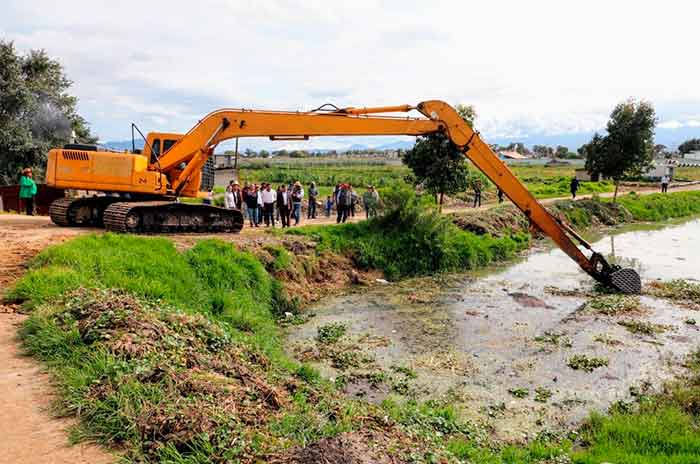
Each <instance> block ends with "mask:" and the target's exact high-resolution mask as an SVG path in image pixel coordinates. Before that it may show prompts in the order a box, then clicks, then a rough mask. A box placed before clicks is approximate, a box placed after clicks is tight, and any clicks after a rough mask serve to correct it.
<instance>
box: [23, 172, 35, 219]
mask: <svg viewBox="0 0 700 464" xmlns="http://www.w3.org/2000/svg"><path fill="white" fill-rule="evenodd" d="M32 177H33V174H32V168H26V169H24V171H22V177H21V178H20V180H19V199H20V201H22V202H24V210H25V211H26V213H27V216H34V197H35V196H36V182H34V179H33V178H32Z"/></svg>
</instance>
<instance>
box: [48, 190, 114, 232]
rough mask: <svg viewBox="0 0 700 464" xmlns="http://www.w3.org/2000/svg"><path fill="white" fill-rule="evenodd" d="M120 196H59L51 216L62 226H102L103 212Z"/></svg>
mask: <svg viewBox="0 0 700 464" xmlns="http://www.w3.org/2000/svg"><path fill="white" fill-rule="evenodd" d="M118 201H123V199H122V198H118V197H83V198H59V199H58V200H55V201H54V202H53V203H51V206H50V207H49V216H51V220H52V221H53V223H54V224H56V225H58V226H62V227H102V225H103V222H102V214H103V213H104V210H105V209H106V208H107V207H108V206H109V205H111V204H112V203H115V202H118Z"/></svg>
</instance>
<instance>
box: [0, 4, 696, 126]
mask: <svg viewBox="0 0 700 464" xmlns="http://www.w3.org/2000/svg"><path fill="white" fill-rule="evenodd" d="M55 5H56V4H55V2H54V1H48V0H5V1H4V2H3V14H2V16H1V17H0V34H1V36H2V37H3V38H5V39H11V40H14V41H15V43H16V45H17V46H18V48H20V49H21V50H28V49H30V48H45V49H46V50H47V52H48V53H49V54H51V55H52V56H55V57H58V58H60V59H61V61H62V62H63V63H64V64H65V66H66V69H67V71H68V73H69V75H70V77H71V79H72V80H73V81H75V87H74V92H75V93H76V94H77V95H78V97H79V98H80V101H81V103H80V110H81V112H82V113H83V114H84V116H85V117H86V118H87V119H88V120H90V121H92V123H93V127H94V128H95V130H96V132H97V133H99V134H100V135H101V137H102V138H104V139H115V138H126V137H128V136H129V134H130V131H129V123H130V122H131V121H136V122H139V123H142V124H143V125H145V126H149V125H157V126H158V127H144V129H146V130H148V129H160V130H180V131H184V130H187V129H188V128H189V127H191V126H192V125H193V124H194V123H196V121H197V119H198V118H201V117H202V116H204V115H205V114H206V113H207V112H208V111H210V110H212V109H215V108H217V107H226V106H232V107H248V108H251V107H254V108H270V109H310V108H314V107H316V106H318V105H320V104H321V103H324V102H325V101H326V100H327V99H328V100H332V101H333V102H335V103H337V104H340V105H353V106H365V105H370V106H371V105H385V104H401V103H417V102H419V101H421V100H424V99H429V98H439V99H444V100H446V101H448V102H451V103H457V102H461V103H473V104H475V105H476V107H477V111H478V113H479V119H478V122H477V126H478V127H479V129H481V130H482V132H483V133H484V134H485V135H486V136H487V138H488V136H497V135H502V134H510V135H512V134H518V135H522V136H525V135H527V134H528V133H530V132H540V133H546V134H561V133H569V132H583V131H591V130H598V129H600V128H602V127H603V126H604V124H605V121H606V120H607V117H608V115H609V113H610V111H611V109H612V107H613V106H614V105H615V104H616V103H617V102H619V101H621V100H623V99H625V98H628V97H629V96H635V97H638V98H645V99H648V100H651V101H653V102H654V103H655V104H656V105H657V108H659V107H667V108H671V109H672V108H674V105H680V104H682V105H690V106H692V105H695V107H696V108H697V106H698V104H700V86H698V85H697V83H696V76H697V75H699V74H700V62H698V61H697V60H688V59H687V53H688V47H687V46H685V45H679V44H689V43H695V42H696V33H695V31H696V25H695V21H696V18H697V17H698V16H699V13H700V4H698V3H697V2H688V1H686V0H667V1H666V2H664V5H663V8H659V6H658V4H655V3H653V2H635V3H634V7H631V6H630V2H626V1H618V2H611V1H604V0H589V1H585V2H584V1H578V2H551V1H545V0H540V1H537V0H535V1H533V2H522V1H518V0H492V1H490V2H477V3H475V2H462V1H444V0H443V1H438V0H436V1H434V2H425V1H417V0H416V1H399V0H391V1H380V0H353V1H352V2H342V1H340V0H325V1H322V0H296V1H291V0H290V1H282V0H268V1H265V2H250V1H243V0H199V1H198V2H196V3H192V2H189V1H188V2H184V1H173V0H170V1H166V0H154V1H148V2H143V1H140V2H136V1H133V0H131V1H122V2H102V1H94V0H90V1H88V0H76V1H71V2H68V3H67V4H62V6H61V8H56V6H55ZM652 59H653V66H652V65H650V64H649V63H650V60H652ZM679 63H683V64H684V66H685V68H684V71H683V72H669V71H668V70H669V69H677V67H678V64H679ZM669 111H670V113H669V112H667V113H668V114H664V115H663V116H664V117H663V120H664V121H665V122H664V123H662V124H668V123H672V122H674V121H675V122H678V123H682V121H684V118H683V115H680V114H675V113H673V111H672V110H669ZM698 121H700V120H695V122H696V123H698ZM687 124H688V125H689V126H690V127H697V126H691V122H690V121H688V122H687Z"/></svg>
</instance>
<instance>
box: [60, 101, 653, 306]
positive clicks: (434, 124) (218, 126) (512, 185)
mask: <svg viewBox="0 0 700 464" xmlns="http://www.w3.org/2000/svg"><path fill="white" fill-rule="evenodd" d="M412 110H417V111H418V112H420V113H421V114H422V115H423V116H425V117H424V118H412V117H396V116H378V115H377V114H380V113H399V112H401V113H406V112H409V111H412ZM370 115H371V116H370ZM438 132H439V133H444V134H445V135H447V136H448V137H449V139H450V140H451V141H452V142H453V143H454V144H455V145H456V146H457V147H458V148H459V149H460V150H461V151H462V152H463V153H464V155H465V156H466V157H467V158H469V159H470V160H471V161H472V163H473V164H474V165H475V166H476V167H477V168H478V169H479V170H481V171H482V172H483V173H484V174H485V175H486V176H487V177H488V178H489V179H490V180H491V181H492V182H493V183H494V184H495V185H496V186H497V187H498V188H499V189H500V190H501V191H503V193H504V194H505V195H506V196H507V197H508V198H509V199H510V200H511V201H512V202H513V203H514V204H515V205H516V206H517V207H518V208H519V209H520V210H521V211H522V212H523V213H524V214H525V215H526V216H527V217H528V218H529V220H530V221H531V223H532V224H534V225H535V226H536V227H537V228H538V229H539V230H541V231H542V232H543V233H544V234H546V235H547V236H549V237H550V238H551V239H552V240H553V241H554V242H555V243H556V244H557V245H558V246H559V247H560V248H561V249H562V250H563V251H564V252H565V253H566V254H567V255H568V256H570V257H571V258H572V259H573V260H574V261H576V262H577V263H578V264H579V266H580V267H581V268H582V269H583V270H584V271H586V272H587V273H588V274H589V275H591V276H592V277H594V278H595V279H596V280H598V281H600V282H602V283H604V284H605V285H608V286H613V287H615V288H617V289H619V290H621V291H623V292H626V293H638V292H639V291H640V290H641V280H640V278H639V275H638V274H637V273H636V272H635V271H633V270H631V269H620V268H619V267H617V266H614V265H610V264H608V263H607V261H606V260H605V258H604V257H603V256H602V255H600V254H598V253H595V252H594V251H592V250H591V248H590V245H588V244H587V243H586V242H585V240H583V239H582V238H581V237H580V236H579V235H578V234H576V233H575V231H573V230H572V229H571V228H570V227H568V226H567V225H566V224H563V223H562V222H561V221H559V220H558V219H557V218H555V217H554V216H552V215H551V214H550V213H549V212H548V211H547V210H546V209H545V208H544V206H542V204H540V203H539V202H538V201H537V200H536V199H535V197H534V196H533V195H532V194H531V193H530V192H529V191H528V190H527V188H526V187H525V186H524V185H523V184H522V183H521V182H520V180H519V179H518V178H517V177H516V176H515V175H514V174H513V173H512V172H511V170H510V169H509V168H508V167H507V166H506V165H505V163H503V162H502V161H501V160H500V159H499V158H498V156H497V155H496V154H495V153H494V152H493V150H491V147H490V146H489V145H488V144H486V143H485V142H484V141H483V140H482V139H481V137H480V135H479V133H478V132H475V131H474V130H473V129H472V127H471V126H469V124H467V123H466V122H465V121H464V120H463V119H462V118H461V117H460V116H459V114H458V113H457V112H456V110H455V109H454V108H452V107H451V106H450V105H448V104H447V103H445V102H442V101H439V100H430V101H424V102H422V103H419V104H418V105H416V106H411V105H400V106H384V107H376V108H352V107H350V108H333V110H331V111H328V110H322V109H319V110H315V111H311V112H288V111H258V110H243V109H222V110H217V111H214V112H212V113H210V114H209V115H207V116H206V117H204V118H203V119H202V120H201V121H199V123H198V124H196V125H195V126H194V127H193V128H192V129H191V130H190V131H189V132H188V133H187V134H185V135H183V136H182V137H180V138H179V139H178V140H177V141H176V142H175V143H174V145H172V146H171V147H170V148H169V149H168V150H167V151H166V152H165V153H163V155H162V156H160V157H155V158H154V159H152V160H150V163H149V165H148V169H147V170H146V172H144V173H143V175H142V176H141V177H138V180H128V181H125V183H126V184H129V183H131V184H136V183H137V182H139V183H141V184H142V185H140V186H139V188H141V190H140V191H147V190H148V188H149V185H150V183H151V182H153V180H152V179H155V180H157V182H158V184H157V189H156V188H154V192H153V193H154V194H156V195H163V194H164V193H167V194H172V195H177V196H180V195H185V196H187V195H189V194H191V193H192V185H198V184H197V182H198V180H199V176H200V173H201V170H202V168H203V166H204V164H205V163H206V162H207V160H208V159H209V158H210V156H211V155H212V154H213V152H214V148H215V147H216V146H217V145H218V144H219V143H221V142H223V141H225V140H228V139H232V138H239V137H269V138H270V139H271V140H305V139H308V138H309V137H316V136H352V135H414V136H419V135H427V134H433V133H438ZM71 156H74V155H71ZM129 156H136V155H129ZM52 159H58V157H57V156H53V157H52V156H50V163H49V169H48V170H49V172H52V169H53V172H55V171H56V167H55V166H53V167H52V166H51V160H52ZM110 162H112V163H114V162H115V161H114V160H111V161H110ZM133 163H135V165H136V164H138V163H142V161H140V159H138V158H134V160H133ZM111 171H112V172H111V174H113V171H114V169H112V170H111ZM156 171H157V172H156ZM148 176H150V177H148ZM132 177H133V175H132ZM118 180H119V179H111V182H112V184H116V183H117V181H118ZM112 184H110V185H112ZM115 190H116V189H115ZM129 191H130V190H129ZM156 203H157V202H156ZM138 208H139V207H138V205H131V206H128V205H126V204H117V205H111V206H109V207H107V209H106V211H105V221H104V222H105V224H116V226H114V227H116V229H117V230H125V231H129V230H132V229H133V230H140V229H138V228H136V227H130V226H128V224H126V223H128V220H129V218H131V220H132V221H136V222H138V221H144V220H145V219H143V218H144V217H145V216H144V215H146V216H147V217H148V220H149V221H151V223H152V224H154V225H155V226H154V227H156V228H157V227H158V224H157V223H158V221H170V222H171V223H178V224H179V223H180V222H181V221H183V220H186V217H187V214H190V213H188V212H187V211H190V210H187V211H185V209H183V207H181V206H180V207H178V206H173V205H170V206H168V208H170V209H171V210H172V211H176V212H177V214H175V213H172V214H175V215H176V216H177V217H176V218H175V219H173V218H172V217H171V216H168V214H165V213H162V214H161V213H152V214H150V213H149V214H150V215H149V214H147V211H151V210H152V211H156V212H157V211H161V210H164V208H165V207H164V206H163V205H154V206H153V208H151V210H149V209H148V208H141V212H140V213H138V214H135V213H134V214H132V212H133V211H137V210H138ZM158 208H160V209H158ZM183 211H185V212H183ZM112 212H115V214H116V212H119V216H118V217H117V218H116V219H113V218H110V219H109V220H108V217H107V216H108V215H109V214H111V213H112ZM159 215H160V216H159ZM161 216H162V218H161ZM163 218H165V219H163ZM183 218H184V219H183ZM122 223H124V224H126V225H124V226H123V227H122V226H118V224H122ZM164 229H165V230H173V229H172V228H171V229H168V228H164ZM196 230H199V229H196ZM574 240H577V241H579V243H581V244H582V245H583V246H584V247H585V248H588V249H589V250H590V251H591V252H592V254H591V257H590V258H589V257H588V256H586V254H584V253H583V252H582V251H581V249H579V247H578V246H577V244H576V242H575V241H574Z"/></svg>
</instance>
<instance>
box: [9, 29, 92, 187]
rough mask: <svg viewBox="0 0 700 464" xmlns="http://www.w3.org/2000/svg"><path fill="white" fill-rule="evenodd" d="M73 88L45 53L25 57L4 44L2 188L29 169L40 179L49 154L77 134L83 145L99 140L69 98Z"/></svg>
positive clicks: (57, 63)
mask: <svg viewBox="0 0 700 464" xmlns="http://www.w3.org/2000/svg"><path fill="white" fill-rule="evenodd" d="M71 85H72V82H71V81H70V80H69V79H68V78H67V77H66V76H65V74H64V71H63V66H62V65H61V64H60V63H59V62H58V61H56V60H54V59H52V58H50V57H49V56H48V55H47V54H46V52H45V51H43V50H32V51H30V52H29V53H28V54H27V55H24V56H22V55H20V54H18V53H17V51H16V50H15V48H14V44H13V43H12V42H5V41H0V183H3V184H13V183H16V182H17V179H18V176H19V173H20V171H21V169H22V168H23V167H26V166H31V167H33V168H34V169H35V171H36V172H37V173H38V174H39V176H41V174H42V172H43V170H44V166H45V164H46V156H47V154H48V151H49V149H51V148H52V147H54V146H61V145H63V144H65V143H68V142H69V141H70V140H71V138H72V133H75V135H76V139H77V140H78V141H79V142H84V143H95V142H96V141H97V138H96V137H93V136H92V135H91V134H90V129H89V127H88V124H87V123H86V121H85V120H84V119H83V118H82V117H81V116H80V115H78V113H77V109H76V106H77V103H78V100H77V98H75V97H74V96H71V95H70V94H68V89H69V88H70V87H71Z"/></svg>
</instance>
